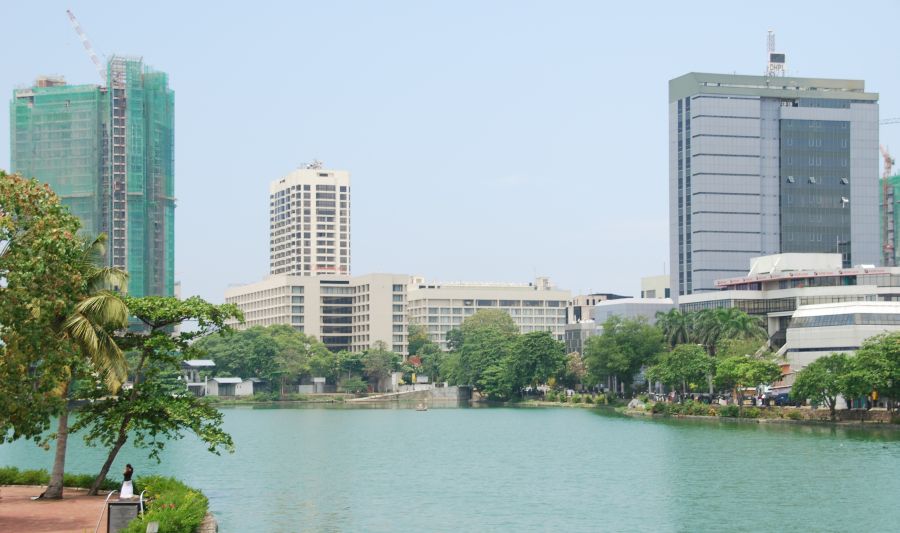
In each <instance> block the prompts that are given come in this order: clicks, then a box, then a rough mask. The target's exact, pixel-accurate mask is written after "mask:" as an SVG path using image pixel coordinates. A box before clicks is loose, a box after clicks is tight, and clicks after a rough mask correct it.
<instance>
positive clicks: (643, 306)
mask: <svg viewBox="0 0 900 533" xmlns="http://www.w3.org/2000/svg"><path fill="white" fill-rule="evenodd" d="M674 308H675V304H674V303H673V302H672V299H671V298H623V299H621V300H609V301H606V302H600V303H598V304H597V305H595V306H594V309H593V311H592V317H593V319H594V322H596V323H597V333H598V334H600V333H602V332H603V323H604V322H606V321H607V320H609V319H610V317H612V316H617V317H619V318H629V319H635V318H645V319H647V323H648V324H656V313H657V312H658V311H662V312H666V311H668V310H670V309H674Z"/></svg>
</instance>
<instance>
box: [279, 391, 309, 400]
mask: <svg viewBox="0 0 900 533" xmlns="http://www.w3.org/2000/svg"><path fill="white" fill-rule="evenodd" d="M284 399H285V400H287V401H291V402H305V401H306V400H308V399H309V396H307V395H306V394H300V393H299V392H289V393H287V394H285V395H284Z"/></svg>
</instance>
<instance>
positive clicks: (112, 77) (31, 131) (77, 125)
mask: <svg viewBox="0 0 900 533" xmlns="http://www.w3.org/2000/svg"><path fill="white" fill-rule="evenodd" d="M106 76H107V79H106V85H105V86H98V85H68V84H66V82H65V80H63V79H62V78H53V77H43V78H39V79H38V80H37V82H36V83H35V85H34V87H31V88H28V89H17V90H15V91H14V94H13V99H12V102H11V103H10V145H11V146H10V153H11V158H12V161H11V164H10V167H11V169H12V170H13V172H17V173H19V174H22V175H24V176H29V177H31V176H33V177H35V178H37V179H38V180H40V181H42V182H45V183H47V184H49V185H50V187H51V188H52V189H53V190H54V191H55V192H56V194H58V195H59V196H60V198H61V199H62V202H63V204H64V205H66V206H68V208H69V209H70V210H71V212H72V213H73V214H74V215H76V216H78V218H79V219H80V220H81V222H82V227H83V230H84V231H85V233H87V234H88V235H97V234H99V233H101V232H103V233H106V234H107V235H108V236H109V241H108V246H107V253H106V262H107V264H108V265H110V266H115V267H119V268H123V269H125V270H127V271H128V273H129V276H130V278H129V282H128V293H129V294H131V295H132V296H145V295H165V296H171V295H172V294H173V290H174V285H175V280H174V266H175V257H174V244H175V243H174V241H175V238H174V237H175V231H174V230H175V227H174V220H175V183H174V178H175V166H174V127H173V123H174V103H175V97H174V92H173V91H172V90H171V89H169V85H168V76H167V75H166V74H165V73H163V72H157V71H154V70H152V69H150V68H148V67H146V66H145V65H144V64H143V62H142V60H141V59H139V58H129V57H119V56H114V57H112V58H111V59H110V60H109V62H108V63H107V68H106Z"/></svg>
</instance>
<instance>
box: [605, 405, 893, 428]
mask: <svg viewBox="0 0 900 533" xmlns="http://www.w3.org/2000/svg"><path fill="white" fill-rule="evenodd" d="M616 412H618V413H620V414H622V415H624V416H628V417H631V418H649V419H654V420H667V419H668V420H703V421H716V422H724V421H728V422H738V423H746V424H798V425H802V426H820V427H827V426H832V427H843V428H853V429H887V430H894V431H896V430H900V424H894V423H891V422H878V421H869V422H864V421H860V420H817V419H808V418H807V419H801V420H792V419H790V418H742V417H730V416H704V415H665V414H659V413H651V412H650V411H649V410H643V409H628V408H616Z"/></svg>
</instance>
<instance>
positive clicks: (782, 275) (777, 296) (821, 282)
mask: <svg viewBox="0 0 900 533" xmlns="http://www.w3.org/2000/svg"><path fill="white" fill-rule="evenodd" d="M841 264H842V259H841V254H836V253H835V254H800V253H792V254H776V255H768V256H762V257H755V258H753V259H752V260H751V262H750V271H749V272H748V273H747V275H746V276H742V277H738V278H729V279H722V280H718V281H716V286H717V287H718V288H719V289H720V290H718V291H712V292H701V293H694V294H685V295H681V296H680V297H679V298H678V306H679V308H680V309H681V310H682V311H685V312H688V311H699V310H701V309H714V308H728V307H735V308H738V309H741V310H742V311H745V312H746V313H748V314H750V315H754V316H759V317H762V318H763V319H764V320H765V323H766V326H767V329H768V332H769V336H770V338H771V340H772V344H773V345H774V346H775V347H781V346H782V345H783V344H784V342H785V339H786V333H787V329H788V326H789V324H790V321H791V317H792V316H793V315H794V312H795V311H797V309H798V308H800V307H802V306H807V305H817V304H826V303H852V302H892V301H900V267H890V268H887V267H875V266H871V265H862V266H856V267H852V268H842V267H841Z"/></svg>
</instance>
